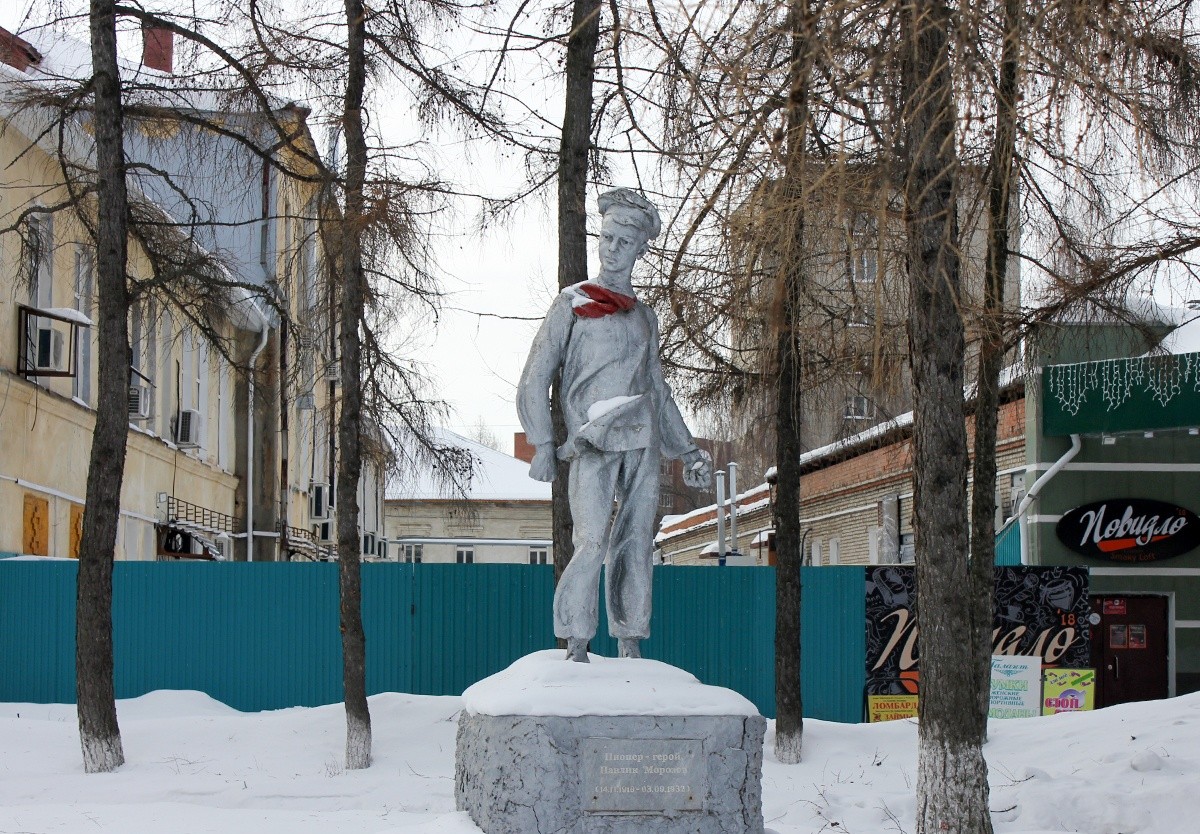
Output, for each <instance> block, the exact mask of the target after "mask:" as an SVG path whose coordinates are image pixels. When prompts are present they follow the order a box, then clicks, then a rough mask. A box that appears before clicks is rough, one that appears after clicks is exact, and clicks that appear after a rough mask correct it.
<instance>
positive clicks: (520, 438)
mask: <svg viewBox="0 0 1200 834" xmlns="http://www.w3.org/2000/svg"><path fill="white" fill-rule="evenodd" d="M536 453H537V447H536V446H534V445H533V444H531V443H530V442H529V441H528V440H526V439H525V432H523V431H519V432H514V433H513V457H514V458H516V459H517V460H523V461H525V462H526V463H533V456H534V455H535V454H536Z"/></svg>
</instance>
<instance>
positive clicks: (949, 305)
mask: <svg viewBox="0 0 1200 834" xmlns="http://www.w3.org/2000/svg"><path fill="white" fill-rule="evenodd" d="M950 31H951V14H950V10H949V9H948V8H947V6H946V5H945V4H944V3H943V2H940V0H910V2H909V3H906V4H904V6H903V8H902V14H901V33H900V37H901V49H902V54H901V60H902V72H903V75H902V85H901V95H902V103H903V116H902V118H903V125H902V126H903V129H904V145H903V148H904V151H903V152H904V189H905V195H904V196H905V225H906V229H905V231H906V233H907V238H908V279H909V280H908V287H909V299H908V303H909V353H910V361H911V363H912V377H913V392H914V397H913V399H914V408H913V475H914V497H913V528H914V531H915V533H916V545H917V589H918V599H919V604H920V607H921V697H920V706H919V712H920V721H919V730H918V765H917V809H916V816H917V832H918V834H934V832H939V834H940V832H959V833H960V834H968V833H969V834H990V832H991V830H992V824H991V817H990V815H989V811H988V783H987V765H986V763H985V762H984V759H983V750H982V743H983V732H982V725H983V721H982V720H981V715H980V711H979V686H980V684H981V680H980V676H979V675H978V674H977V670H978V668H979V666H978V663H977V662H976V658H975V657H974V656H973V655H974V653H975V651H976V650H977V648H978V647H977V645H976V641H975V640H974V639H972V638H971V637H970V635H971V633H972V632H971V626H972V617H971V613H972V606H973V604H974V597H973V595H972V594H970V593H963V589H964V588H969V587H970V569H969V566H968V559H967V546H968V527H967V467H968V459H967V437H966V427H965V425H964V423H963V421H964V416H965V415H964V411H965V408H964V405H965V404H964V396H963V378H964V368H963V365H964V353H965V349H964V334H963V322H962V314H961V305H960V301H961V297H960V274H959V272H960V268H959V257H958V252H959V247H958V244H959V241H958V222H957V216H956V214H957V204H956V197H957V194H956V191H957V178H958V159H957V153H956V149H955V144H954V142H955V135H954V128H955V108H954V97H953V80H952V76H951V72H950V64H949V61H950V54H949V33H950ZM964 634H965V635H967V639H964Z"/></svg>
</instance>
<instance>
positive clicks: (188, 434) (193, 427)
mask: <svg viewBox="0 0 1200 834" xmlns="http://www.w3.org/2000/svg"><path fill="white" fill-rule="evenodd" d="M175 442H176V443H177V444H178V445H180V446H182V447H184V448H189V449H195V448H196V447H198V446H199V445H200V412H199V411H195V410H193V409H190V408H185V409H183V410H182V411H180V412H179V422H178V423H177V424H176V425H175Z"/></svg>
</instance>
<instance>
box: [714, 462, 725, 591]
mask: <svg viewBox="0 0 1200 834" xmlns="http://www.w3.org/2000/svg"><path fill="white" fill-rule="evenodd" d="M713 475H714V476H715V477H716V479H717V565H719V566H720V567H725V470H723V469H718V470H717V471H716V472H714V473H713Z"/></svg>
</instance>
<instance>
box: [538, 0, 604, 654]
mask: <svg viewBox="0 0 1200 834" xmlns="http://www.w3.org/2000/svg"><path fill="white" fill-rule="evenodd" d="M600 5H601V4H600V0H574V2H573V4H572V6H571V29H570V33H569V34H568V35H567V59H566V66H565V68H564V73H565V76H566V79H565V81H566V91H565V95H564V108H563V120H562V136H561V140H560V143H559V152H558V286H559V288H560V289H562V288H564V287H569V286H571V285H572V284H578V283H580V282H582V281H586V280H587V277H588V275H587V242H588V241H587V184H588V173H589V169H590V165H589V162H590V157H591V152H592V99H593V92H592V86H593V84H594V83H595V76H596V46H597V44H598V42H599V40H600ZM550 416H551V420H552V421H553V423H554V443H555V445H556V446H560V445H562V444H563V443H565V442H566V439H567V424H566V418H565V417H564V416H563V410H562V399H561V397H560V388H559V384H558V383H557V382H556V383H555V385H554V388H553V392H552V394H551V410H550ZM557 467H558V471H557V473H556V474H555V476H554V482H553V484H552V485H551V497H552V505H551V506H552V510H551V512H552V516H553V532H552V535H553V541H554V583H555V584H556V585H557V584H558V578H559V577H560V576H562V572H563V571H564V570H566V567H567V564H568V563H569V562H570V561H571V556H572V554H573V553H574V552H575V545H574V543H573V541H572V535H573V534H574V529H575V525H574V523H573V522H572V521H571V506H570V502H569V501H568V500H567V483H568V482H569V481H570V468H571V467H570V463H569V462H568V461H564V460H560V461H558V463H557ZM559 642H560V643H561V641H559Z"/></svg>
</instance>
